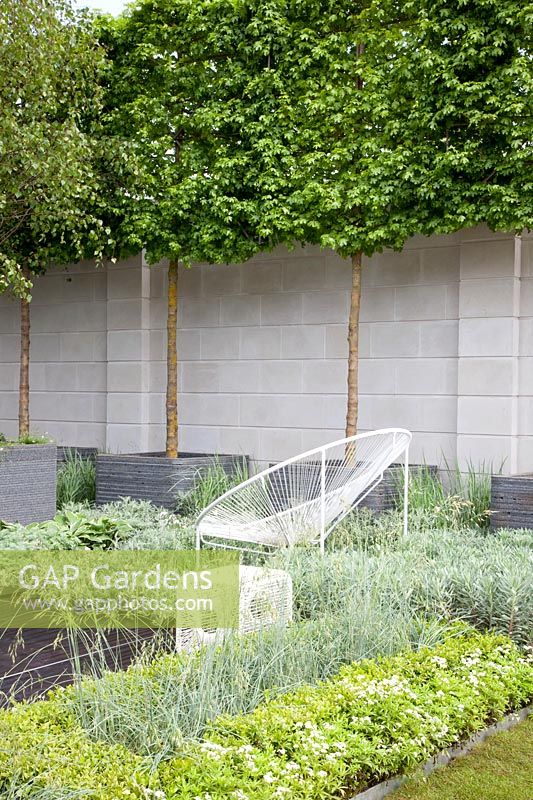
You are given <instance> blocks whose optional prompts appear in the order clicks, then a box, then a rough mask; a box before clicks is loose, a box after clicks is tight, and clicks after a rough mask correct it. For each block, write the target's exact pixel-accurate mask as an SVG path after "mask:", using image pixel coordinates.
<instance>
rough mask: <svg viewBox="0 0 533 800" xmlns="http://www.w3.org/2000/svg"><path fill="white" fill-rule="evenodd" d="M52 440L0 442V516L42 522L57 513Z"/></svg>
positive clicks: (55, 465) (25, 522)
mask: <svg viewBox="0 0 533 800" xmlns="http://www.w3.org/2000/svg"><path fill="white" fill-rule="evenodd" d="M56 469H57V447H56V445H55V444H13V445H11V444H10V445H3V446H0V520H4V521H5V522H20V523H21V524H22V525H28V524H29V523H31V522H43V521H44V520H47V519H51V518H52V517H53V516H54V515H55V513H56Z"/></svg>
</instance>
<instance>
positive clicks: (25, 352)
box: [0, 0, 111, 437]
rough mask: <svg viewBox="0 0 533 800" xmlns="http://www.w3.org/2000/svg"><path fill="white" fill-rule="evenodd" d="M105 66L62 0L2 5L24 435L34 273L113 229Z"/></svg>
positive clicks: (100, 241) (2, 167)
mask: <svg viewBox="0 0 533 800" xmlns="http://www.w3.org/2000/svg"><path fill="white" fill-rule="evenodd" d="M102 66H103V62H102V53H101V52H100V51H99V49H98V47H97V45H96V42H95V40H94V39H93V37H92V34H91V33H90V28H89V26H88V24H87V22H86V20H85V19H84V17H82V16H80V15H77V14H75V13H74V12H73V11H72V9H71V7H70V5H69V4H68V3H67V2H63V0H54V1H53V2H49V1H48V0H24V2H20V0H5V2H3V3H2V6H1V7H0V103H1V107H2V113H1V115H0V291H3V292H10V293H12V294H14V295H15V296H17V297H18V298H19V301H20V309H21V331H20V334H21V356H20V391H19V436H20V437H25V436H28V435H29V433H30V409H29V366H30V300H31V287H32V279H33V277H34V276H35V275H38V274H41V273H43V272H44V271H46V269H47V268H48V267H49V266H50V265H51V264H52V263H60V262H63V263H68V262H71V261H74V260H77V259H79V258H81V257H83V256H85V255H87V256H93V257H97V258H99V257H101V255H102V253H103V251H104V249H105V247H106V246H107V244H108V241H109V236H110V233H111V229H110V228H109V227H107V225H106V223H105V222H104V220H103V218H102V215H101V214H100V213H99V211H100V209H99V204H100V200H99V194H100V191H101V189H102V176H101V175H99V167H100V166H102V164H103V163H104V162H105V160H106V158H107V156H104V155H103V150H105V148H103V149H102V154H101V158H99V155H98V152H99V151H98V144H97V142H98V136H97V130H96V127H97V126H96V123H97V117H98V113H99V110H100V105H99V88H98V81H99V74H100V71H101V69H102ZM93 123H94V124H93ZM95 126H96V127H95Z"/></svg>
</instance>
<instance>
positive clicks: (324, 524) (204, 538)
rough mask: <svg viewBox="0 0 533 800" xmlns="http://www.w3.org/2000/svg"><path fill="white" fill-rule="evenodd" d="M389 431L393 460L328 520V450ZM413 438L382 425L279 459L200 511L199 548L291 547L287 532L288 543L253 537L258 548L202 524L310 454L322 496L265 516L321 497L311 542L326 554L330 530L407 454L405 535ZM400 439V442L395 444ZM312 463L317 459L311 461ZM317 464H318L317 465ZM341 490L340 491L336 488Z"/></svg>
mask: <svg viewBox="0 0 533 800" xmlns="http://www.w3.org/2000/svg"><path fill="white" fill-rule="evenodd" d="M387 434H392V445H391V450H390V459H389V460H388V463H387V464H386V465H384V466H383V467H382V469H381V470H380V472H379V473H378V474H377V475H376V476H375V477H373V478H372V480H371V481H370V483H369V484H368V485H367V486H365V487H363V489H362V491H361V492H360V493H359V494H358V495H357V497H356V499H355V501H354V502H353V503H351V504H350V505H349V506H347V507H345V508H344V509H343V510H342V511H340V512H339V514H338V515H335V516H334V517H333V518H332V519H330V520H329V521H328V520H327V519H326V498H327V496H328V493H327V491H326V471H327V466H328V461H327V453H328V451H331V450H333V449H334V448H339V447H344V448H345V449H346V450H347V449H348V448H349V447H350V446H352V445H355V446H356V443H357V442H358V441H362V440H365V439H368V438H369V437H377V436H383V435H387ZM411 439H412V434H411V432H410V431H408V430H406V429H405V428H382V429H380V430H376V431H369V432H368V433H360V434H357V435H355V436H349V437H347V438H344V439H337V440H336V441H334V442H330V443H328V444H326V445H321V446H320V447H315V448H313V449H312V450H307V451H306V452H305V453H300V454H298V455H296V456H293V457H292V458H288V459H286V460H285V461H282V462H280V463H279V464H274V465H273V466H271V467H268V468H267V469H265V470H263V471H261V472H258V473H257V474H255V475H253V476H252V477H250V478H248V479H247V480H246V481H243V483H241V484H239V485H238V486H235V487H233V488H232V489H230V490H229V491H227V492H225V493H224V494H223V495H221V496H220V497H219V498H217V499H216V500H214V501H213V502H212V503H210V504H209V505H208V506H207V507H206V508H205V509H204V510H203V511H202V513H201V514H200V516H199V517H198V519H197V520H196V549H197V550H199V549H200V548H201V547H202V545H206V546H210V547H221V548H224V549H230V550H239V551H243V550H244V551H246V552H255V553H263V554H264V553H265V552H268V551H269V550H268V548H269V549H270V550H275V549H277V548H279V547H282V546H288V547H291V546H292V543H291V542H290V541H289V539H288V537H287V536H286V534H284V535H285V539H286V541H285V542H280V543H279V544H272V543H271V542H269V543H264V544H263V543H262V542H261V541H260V540H259V538H258V540H256V541H254V540H252V539H251V538H250V539H249V540H250V544H252V545H260V546H261V547H263V548H267V550H265V549H261V550H257V549H253V548H250V547H246V546H238V545H236V544H229V542H241V545H244V543H245V542H246V541H248V538H249V537H248V538H247V539H242V540H241V539H239V538H237V537H236V536H224V534H223V533H221V534H218V533H217V534H215V533H207V532H206V531H205V530H202V527H203V523H204V521H205V520H206V519H208V518H209V516H210V515H211V514H212V512H213V511H214V510H215V509H216V508H217V507H220V506H221V505H222V504H223V503H225V502H226V501H227V500H228V499H229V498H231V497H232V496H234V495H236V494H237V493H239V492H242V491H243V490H244V489H246V488H247V487H250V486H252V485H253V484H254V483H261V484H262V490H263V491H266V479H268V478H269V477H270V476H272V475H273V474H275V473H276V472H281V471H282V470H284V469H286V468H287V467H290V466H291V465H293V464H298V463H299V462H305V460H306V459H309V458H311V457H315V456H316V457H317V459H316V461H317V462H318V460H319V461H320V495H319V497H314V498H312V499H311V500H306V501H304V502H303V503H301V504H300V505H299V506H295V507H289V508H287V509H284V510H283V511H280V512H278V513H273V514H271V516H269V517H266V518H265V519H266V520H268V519H275V518H279V517H280V516H282V515H287V514H291V513H293V512H294V511H295V510H296V511H298V509H301V508H304V507H305V506H306V505H307V506H309V505H310V504H312V503H316V502H317V500H320V524H319V526H318V531H317V534H318V535H316V536H314V537H311V538H310V539H309V542H308V543H309V544H318V545H319V546H320V552H321V553H324V548H325V542H326V539H327V538H328V536H329V534H330V533H331V531H332V530H333V529H334V528H335V527H336V526H337V525H338V524H339V522H341V520H343V519H344V517H346V516H347V514H349V513H350V512H351V511H353V509H354V508H356V507H357V506H358V505H359V504H360V503H361V502H362V501H363V500H364V499H365V497H367V495H368V494H370V492H372V491H373V490H374V489H375V488H376V487H377V486H379V484H380V483H381V482H382V480H383V476H384V473H385V471H386V470H387V469H388V468H389V467H390V466H391V465H392V464H394V463H396V462H397V460H398V459H399V458H400V456H401V455H402V453H403V455H404V459H403V471H404V476H403V477H404V481H403V482H404V487H403V491H404V506H403V531H404V535H407V531H408V523H407V517H408V488H409V445H410V442H411ZM397 440H398V444H397V443H396V442H397ZM312 463H313V464H314V463H315V462H312ZM316 466H318V464H316ZM337 491H338V490H337ZM264 521H265V520H258V524H259V523H260V522H264ZM217 540H222V541H217Z"/></svg>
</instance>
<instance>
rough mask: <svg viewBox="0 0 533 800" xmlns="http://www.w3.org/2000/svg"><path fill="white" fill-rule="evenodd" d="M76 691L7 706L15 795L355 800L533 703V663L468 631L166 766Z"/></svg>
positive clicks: (5, 782)
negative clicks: (107, 733)
mask: <svg viewBox="0 0 533 800" xmlns="http://www.w3.org/2000/svg"><path fill="white" fill-rule="evenodd" d="M68 692H69V690H66V691H65V690H56V691H54V692H53V693H52V694H51V696H50V699H48V700H46V701H41V702H37V703H34V704H32V705H27V704H20V705H17V706H15V707H14V708H13V709H11V710H8V711H2V712H0V790H1V791H2V797H6V798H9V800H15V798H16V799H17V800H22V799H23V798H31V797H41V798H44V797H52V796H53V797H56V798H57V797H61V798H66V797H69V798H70V797H78V796H84V797H90V798H94V800H126V798H129V799H130V800H131V798H144V800H146V799H147V798H157V799H158V800H163V799H164V800H178V798H179V800H199V799H200V800H222V798H235V800H267V798H268V799H270V798H277V797H290V798H301V799H302V800H304V798H305V800H313V799H315V800H319V798H327V797H331V798H333V797H343V796H347V795H349V794H353V793H355V792H357V791H358V790H361V789H362V788H364V787H366V786H368V785H371V784H373V783H375V782H378V781H379V780H382V779H383V778H385V777H387V776H390V775H393V774H396V773H400V772H405V771H408V770H410V769H412V768H414V767H416V766H417V765H418V764H420V763H421V762H423V761H424V760H425V759H427V758H428V757H429V756H431V755H432V754H435V753H436V752H438V751H439V750H441V749H443V748H445V747H447V746H449V745H451V744H453V743H454V742H458V741H461V740H462V739H464V738H465V737H468V736H469V735H470V734H472V733H473V732H475V731H477V730H480V729H481V728H483V727H484V726H485V725H487V724H488V723H491V722H493V721H494V720H497V719H499V718H501V717H502V716H503V715H504V714H505V713H507V712H509V711H512V710H515V709H518V708H521V707H523V706H524V705H526V704H527V703H529V702H530V701H531V699H532V697H533V665H532V663H531V661H529V660H528V659H527V658H525V657H524V656H523V654H522V653H521V651H520V650H519V649H518V648H517V647H516V646H515V645H513V643H512V642H510V641H509V640H508V639H506V638H505V637H502V636H496V635H494V634H479V633H475V632H473V631H471V630H469V629H466V628H457V629H456V630H454V631H453V632H452V633H450V634H449V635H447V637H446V639H445V641H443V642H442V643H441V644H440V645H438V646H437V647H434V648H421V649H420V650H419V651H406V652H402V653H401V654H399V655H396V656H392V657H387V658H382V659H376V660H364V661H361V662H358V663H355V664H350V665H347V666H345V667H343V668H342V669H341V670H340V672H339V673H338V674H336V675H335V676H333V677H332V678H330V679H329V680H326V681H323V682H322V683H320V684H318V685H317V686H314V687H310V686H304V687H301V688H300V689H298V690H297V691H295V692H292V693H288V694H285V695H282V696H280V697H277V698H273V699H270V700H267V701H266V702H264V703H262V704H261V705H259V706H258V707H257V708H256V709H255V710H254V711H253V712H252V713H250V714H245V715H237V716H233V717H231V716H222V717H219V718H218V719H216V720H214V722H213V723H212V724H211V725H210V726H209V727H208V729H207V731H206V733H205V736H204V738H203V740H202V741H191V740H187V739H184V738H180V739H179V740H178V741H177V742H176V750H177V755H175V756H174V757H173V758H170V759H167V760H160V759H158V758H157V757H156V758H152V759H150V760H148V759H146V758H143V757H141V756H139V755H135V754H133V753H132V752H131V751H129V750H128V749H126V748H125V747H124V746H122V745H119V744H105V743H102V742H101V741H98V740H97V738H96V737H95V738H94V739H91V738H89V736H88V735H87V733H86V732H84V731H83V729H82V728H81V726H80V725H79V722H78V721H77V719H76V717H75V715H74V714H73V713H72V712H71V711H70V710H69V708H68V704H67V703H65V694H68Z"/></svg>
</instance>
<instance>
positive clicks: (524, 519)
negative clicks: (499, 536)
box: [490, 472, 533, 528]
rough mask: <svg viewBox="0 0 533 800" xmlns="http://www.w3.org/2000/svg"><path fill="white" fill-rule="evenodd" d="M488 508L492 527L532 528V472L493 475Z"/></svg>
mask: <svg viewBox="0 0 533 800" xmlns="http://www.w3.org/2000/svg"><path fill="white" fill-rule="evenodd" d="M490 509H491V512H492V513H491V515H490V524H491V527H493V528H533V473H532V472H529V473H524V474H523V475H493V476H492V482H491V502H490Z"/></svg>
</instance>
